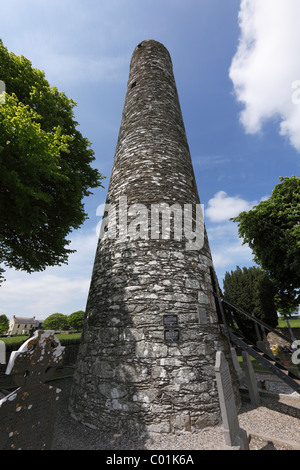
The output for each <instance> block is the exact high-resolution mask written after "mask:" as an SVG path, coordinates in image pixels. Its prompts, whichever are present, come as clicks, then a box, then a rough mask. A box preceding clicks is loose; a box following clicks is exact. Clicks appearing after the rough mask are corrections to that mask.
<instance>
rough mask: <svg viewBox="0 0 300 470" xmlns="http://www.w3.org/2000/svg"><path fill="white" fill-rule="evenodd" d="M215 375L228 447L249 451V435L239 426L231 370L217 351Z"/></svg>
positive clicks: (220, 352) (222, 354)
mask: <svg viewBox="0 0 300 470" xmlns="http://www.w3.org/2000/svg"><path fill="white" fill-rule="evenodd" d="M215 373H216V379H217V387H218V394H219V400H220V407H221V414H222V421H223V427H224V438H225V443H226V446H228V448H232V449H236V450H249V439H248V436H247V433H246V431H245V430H244V429H241V428H240V425H239V421H238V415H237V409H236V405H235V399H234V392H233V385H232V379H231V375H230V370H229V366H228V362H227V361H226V358H225V355H224V353H223V352H222V351H217V355H216V364H215Z"/></svg>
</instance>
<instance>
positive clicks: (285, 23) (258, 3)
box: [229, 0, 300, 152]
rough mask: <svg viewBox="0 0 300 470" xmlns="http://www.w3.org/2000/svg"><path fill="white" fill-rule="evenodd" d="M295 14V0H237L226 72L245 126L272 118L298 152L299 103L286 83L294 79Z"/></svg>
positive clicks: (299, 9) (297, 73) (299, 66)
mask: <svg viewBox="0 0 300 470" xmlns="http://www.w3.org/2000/svg"><path fill="white" fill-rule="evenodd" d="M299 18H300V2H299V0H241V7H240V12H239V24H240V30H241V32H240V41H239V46H238V50H237V52H236V54H235V56H234V58H233V60H232V64H231V67H230V72H229V75H230V78H231V80H232V82H233V84H234V90H235V94H236V97H237V100H238V101H239V102H240V103H242V104H243V106H244V109H243V111H242V112H241V114H240V120H241V122H242V124H243V126H244V128H245V130H246V132H247V133H250V134H255V133H258V132H261V130H262V128H263V124H264V122H266V121H267V120H270V119H278V120H279V122H280V129H279V132H280V134H281V135H283V136H286V137H287V138H288V139H289V142H290V144H291V145H292V146H293V147H294V148H295V149H296V150H297V151H298V152H300V133H299V128H300V104H299V103H297V100H295V99H294V100H293V96H294V97H295V96H296V98H297V96H298V95H295V93H297V90H295V89H293V88H292V87H293V84H294V82H295V81H297V80H299V79H300V61H299V48H300V33H299ZM293 94H294V95H293ZM298 94H299V93H298ZM298 101H299V100H298Z"/></svg>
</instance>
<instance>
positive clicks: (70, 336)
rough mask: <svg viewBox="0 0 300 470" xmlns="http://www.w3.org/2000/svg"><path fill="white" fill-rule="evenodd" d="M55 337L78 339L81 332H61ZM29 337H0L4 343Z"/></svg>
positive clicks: (11, 342) (20, 340) (59, 338)
mask: <svg viewBox="0 0 300 470" xmlns="http://www.w3.org/2000/svg"><path fill="white" fill-rule="evenodd" d="M55 337H56V338H57V339H58V340H59V341H61V340H65V339H66V340H68V339H79V338H80V337H81V333H70V334H68V333H62V334H57V335H55ZM28 338H29V336H20V335H15V336H10V337H8V338H0V340H1V341H3V342H4V343H5V344H13V343H23V342H24V341H26V340H27V339H28Z"/></svg>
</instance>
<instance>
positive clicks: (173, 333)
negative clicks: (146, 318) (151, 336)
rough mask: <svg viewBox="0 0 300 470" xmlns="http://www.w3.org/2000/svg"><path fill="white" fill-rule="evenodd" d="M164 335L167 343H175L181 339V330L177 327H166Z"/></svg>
mask: <svg viewBox="0 0 300 470" xmlns="http://www.w3.org/2000/svg"><path fill="white" fill-rule="evenodd" d="M164 336H165V342H166V343H175V342H177V341H179V330H178V329H177V328H176V329H174V328H166V329H165V335H164Z"/></svg>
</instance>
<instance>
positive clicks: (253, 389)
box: [242, 351, 260, 406]
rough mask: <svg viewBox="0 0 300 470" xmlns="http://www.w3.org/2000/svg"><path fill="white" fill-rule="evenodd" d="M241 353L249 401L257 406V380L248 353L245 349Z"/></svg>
mask: <svg viewBox="0 0 300 470" xmlns="http://www.w3.org/2000/svg"><path fill="white" fill-rule="evenodd" d="M242 355H243V365H244V371H245V375H246V384H247V388H248V391H249V396H250V401H251V403H252V405H254V406H258V405H259V401H260V400H259V390H258V386H257V381H256V377H255V373H254V370H253V366H252V362H251V359H250V356H249V354H248V353H247V352H246V351H243V352H242Z"/></svg>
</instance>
